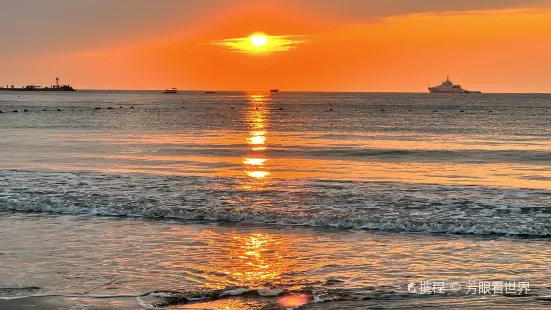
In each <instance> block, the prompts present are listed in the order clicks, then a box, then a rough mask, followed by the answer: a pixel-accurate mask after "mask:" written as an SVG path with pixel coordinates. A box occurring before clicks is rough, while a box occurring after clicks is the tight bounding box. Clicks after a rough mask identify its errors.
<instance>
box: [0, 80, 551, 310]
mask: <svg viewBox="0 0 551 310" xmlns="http://www.w3.org/2000/svg"><path fill="white" fill-rule="evenodd" d="M0 110H1V111H2V113H0V309H8V310H9V309H29V308H32V309H36V310H40V309H43V310H49V309H63V310H65V309H98V310H99V309H226V310H233V309H236V310H237V309H239V310H241V309H244V310H249V309H250V310H256V309H421V308H433V309H443V308H446V309H545V308H551V270H550V269H549V266H551V95H546V94H421V93H417V94H408V93H329V92H285V91H282V92H279V93H270V92H216V93H214V94H208V93H205V92H201V91H180V92H178V93H177V94H164V93H163V92H162V91H86V90H82V91H77V92H66V93H61V92H60V93H55V92H50V93H46V92H44V93H41V92H9V91H4V92H1V93H0Z"/></svg>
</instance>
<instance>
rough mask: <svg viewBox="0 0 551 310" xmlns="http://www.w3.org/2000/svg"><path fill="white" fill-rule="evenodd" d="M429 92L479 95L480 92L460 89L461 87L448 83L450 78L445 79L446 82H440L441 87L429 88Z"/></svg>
mask: <svg viewBox="0 0 551 310" xmlns="http://www.w3.org/2000/svg"><path fill="white" fill-rule="evenodd" d="M429 92H431V93H440V94H442V93H443V94H469V93H475V94H480V93H481V91H478V90H466V89H463V87H461V85H454V84H453V83H452V81H450V77H449V76H448V78H447V79H446V81H444V82H442V84H441V85H438V86H435V87H429Z"/></svg>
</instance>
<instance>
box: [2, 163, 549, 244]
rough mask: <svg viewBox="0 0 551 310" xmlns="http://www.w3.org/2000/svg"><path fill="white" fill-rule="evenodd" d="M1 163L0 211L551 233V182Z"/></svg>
mask: <svg viewBox="0 0 551 310" xmlns="http://www.w3.org/2000/svg"><path fill="white" fill-rule="evenodd" d="M246 185H247V184H246V180H242V179H234V178H209V177H180V176H158V175H148V174H124V175H119V174H101V173H64V172H51V173H50V172H22V171H4V172H0V188H2V189H1V190H0V210H2V211H22V212H39V213H59V214H88V215H100V216H129V217H145V218H165V219H179V220H206V221H225V222H242V223H262V224H278V225H298V226H315V227H336V228H347V229H369V230H384V231H405V232H427V233H446V234H477V235H488V234H499V235H526V236H551V203H550V202H551V191H549V190H535V189H500V188H491V187H479V186H440V185H423V184H421V185H419V184H400V183H384V182H370V183H366V182H352V181H347V182H343V181H325V180H274V181H273V182H272V183H271V184H267V185H266V186H265V187H264V188H261V189H257V190H254V191H251V190H248V189H247V186H246Z"/></svg>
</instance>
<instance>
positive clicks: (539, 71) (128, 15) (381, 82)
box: [0, 0, 551, 92]
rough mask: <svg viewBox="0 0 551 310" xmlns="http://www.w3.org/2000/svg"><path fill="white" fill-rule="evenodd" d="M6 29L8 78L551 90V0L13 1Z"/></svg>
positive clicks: (114, 85) (104, 83)
mask: <svg viewBox="0 0 551 310" xmlns="http://www.w3.org/2000/svg"><path fill="white" fill-rule="evenodd" d="M0 29H2V40H1V41H0V42H1V43H0V47H1V48H0V84H2V85H4V86H5V85H6V84H15V85H16V86H20V85H22V84H31V83H34V84H39V85H50V84H53V83H54V82H55V77H56V76H59V77H60V79H61V83H68V84H72V85H73V86H74V87H76V88H77V89H85V88H86V89H164V88H171V87H177V88H179V89H182V90H183V89H190V90H205V89H209V90H211V89H212V90H266V89H270V88H276V87H277V88H279V89H281V90H318V91H382V92H384V91H404V92H406V91H408V92H410V91H411V92H426V91H427V83H431V85H434V84H437V83H440V82H442V81H443V80H444V79H445V78H446V76H450V78H451V79H452V80H453V81H454V82H456V83H457V84H461V85H463V87H465V88H467V89H475V90H482V91H484V92H551V0H548V1H543V0H540V1H537V0H533V1H532V0H456V1H442V0H271V1H270V0H266V1H255V0H201V1H192V0H189V1H186V0H157V1H150V0H116V1H113V0H82V1H74V0H48V1H42V0H6V1H2V5H1V11H0ZM254 33H263V34H265V35H266V39H267V42H265V43H266V44H265V45H262V46H260V47H256V46H254V45H253V44H252V43H251V41H250V40H249V37H250V36H251V35H252V34H254Z"/></svg>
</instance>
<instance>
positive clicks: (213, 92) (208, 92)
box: [205, 91, 216, 94]
mask: <svg viewBox="0 0 551 310" xmlns="http://www.w3.org/2000/svg"><path fill="white" fill-rule="evenodd" d="M205 94H216V92H215V91H206V92H205Z"/></svg>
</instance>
